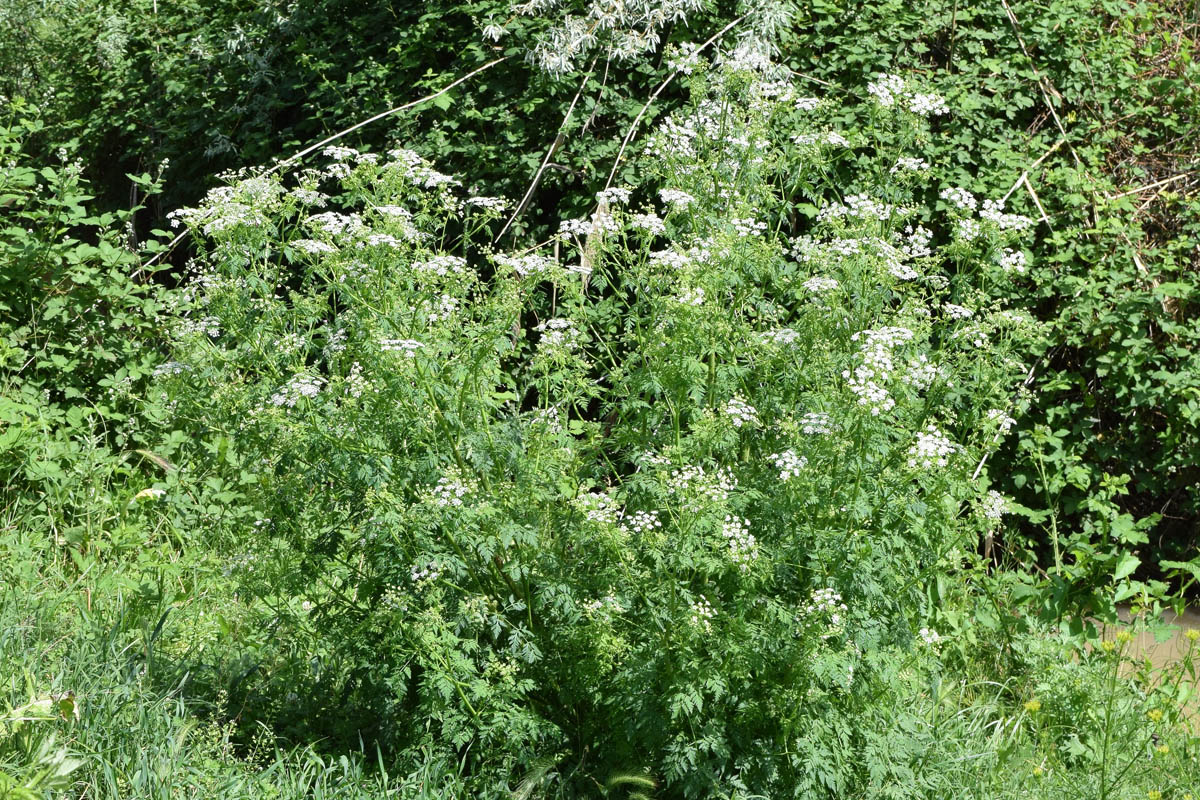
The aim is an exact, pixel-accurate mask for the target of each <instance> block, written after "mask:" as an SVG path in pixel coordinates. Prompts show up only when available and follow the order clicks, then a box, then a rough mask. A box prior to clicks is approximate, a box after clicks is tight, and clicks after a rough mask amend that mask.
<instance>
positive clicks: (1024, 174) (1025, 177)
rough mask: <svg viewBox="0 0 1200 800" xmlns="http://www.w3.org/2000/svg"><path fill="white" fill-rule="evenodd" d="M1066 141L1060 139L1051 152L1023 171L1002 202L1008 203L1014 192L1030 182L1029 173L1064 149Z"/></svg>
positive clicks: (1044, 154)
mask: <svg viewBox="0 0 1200 800" xmlns="http://www.w3.org/2000/svg"><path fill="white" fill-rule="evenodd" d="M1066 141H1067V140H1066V139H1059V140H1058V141H1057V142H1055V143H1054V144H1052V145H1051V146H1050V149H1049V150H1047V151H1046V152H1044V153H1042V154H1041V155H1040V156H1038V159H1037V161H1034V162H1033V163H1032V164H1030V165H1029V166H1028V167H1026V168H1025V169H1023V170H1022V171H1021V177H1019V178H1017V179H1016V181H1014V182H1013V185H1012V188H1010V189H1009V190H1008V191H1007V192H1005V193H1004V197H1002V198H1000V202H1002V203H1003V202H1007V200H1008V198H1009V197H1010V196H1011V195H1012V193H1013V192H1015V191H1016V190H1017V189H1018V188H1020V186H1021V184H1022V183H1025V182H1028V181H1029V173H1030V172H1032V171H1033V170H1035V169H1037V167H1038V165H1039V164H1041V163H1042V162H1043V161H1045V160H1046V159H1047V158H1049V157H1050V155H1051V154H1052V153H1053V152H1054V151H1055V150H1057V149H1058V148H1060V147H1062V145H1063V143H1064V142H1066Z"/></svg>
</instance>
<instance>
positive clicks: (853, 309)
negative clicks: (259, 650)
mask: <svg viewBox="0 0 1200 800" xmlns="http://www.w3.org/2000/svg"><path fill="white" fill-rule="evenodd" d="M701 72H702V70H701V68H700V66H699V65H697V67H696V74H695V75H694V76H693V81H694V82H695V88H694V96H695V98H696V100H695V103H694V104H693V105H692V106H690V107H689V108H688V109H687V110H686V111H684V112H680V113H678V114H676V115H673V116H672V117H671V118H669V119H668V120H667V121H665V122H664V123H663V124H662V125H661V126H659V128H658V129H657V132H656V133H655V134H654V136H653V137H652V139H651V140H650V143H649V145H648V150H647V152H648V155H647V156H646V157H645V158H644V159H643V160H642V161H641V162H640V169H641V171H642V174H644V175H646V176H647V180H646V181H645V182H644V183H643V184H642V185H641V186H639V187H636V188H630V189H623V188H614V189H610V190H607V191H605V192H603V193H601V195H600V210H599V211H597V213H596V214H595V215H593V216H592V217H591V218H590V219H587V220H567V221H566V222H564V223H563V227H562V233H561V234H560V235H559V236H558V237H557V238H556V240H555V242H554V243H553V245H552V246H548V247H547V248H542V249H538V250H528V251H524V252H508V253H504V252H496V251H493V250H492V249H491V248H490V247H489V246H488V244H487V242H488V237H487V235H486V234H487V233H488V231H489V228H491V227H492V226H493V225H494V223H495V222H497V221H498V219H499V212H498V210H497V209H498V208H499V206H500V201H497V200H495V199H494V198H481V197H476V196H472V195H469V194H463V193H462V192H461V191H460V190H459V189H458V188H457V181H455V180H453V179H452V178H449V177H448V176H445V175H442V174H441V173H438V172H436V171H435V170H434V169H433V168H432V167H431V166H430V165H429V164H428V163H427V162H425V161H423V160H421V159H420V158H418V157H417V156H415V154H413V153H411V152H410V151H407V150H403V149H395V150H391V151H389V153H388V154H386V155H376V154H370V153H360V152H358V151H356V150H351V149H347V148H331V149H330V150H329V151H328V153H327V156H328V157H331V158H332V159H333V160H332V161H331V162H330V163H328V164H327V166H325V167H324V168H322V169H320V170H316V169H312V170H307V171H304V172H302V173H300V174H299V176H298V178H297V180H296V181H295V183H294V184H284V183H282V182H280V181H279V180H278V179H277V178H275V177H255V176H250V177H247V178H245V179H243V180H241V181H238V182H236V183H233V184H231V185H230V186H228V187H225V188H221V189H218V190H214V191H213V192H212V193H211V194H210V197H209V200H208V201H207V202H206V203H205V204H203V205H202V206H201V207H200V208H198V209H194V210H189V211H185V212H181V213H180V215H179V216H180V217H181V218H182V219H183V221H185V222H186V223H187V224H188V225H189V226H190V230H192V232H193V234H194V235H195V236H197V237H199V238H200V240H201V242H202V253H203V254H202V256H201V257H200V258H199V259H198V261H197V265H196V272H195V274H194V276H193V278H192V280H191V281H190V283H189V285H188V288H187V290H186V291H187V292H188V293H190V295H191V296H192V298H193V301H192V302H191V303H190V304H188V305H185V306H182V307H181V312H180V314H179V315H178V316H177V317H176V318H175V320H174V321H173V322H172V324H171V325H170V328H171V329H172V331H174V332H175V334H176V336H175V347H174V353H173V355H172V361H171V362H169V363H168V364H167V365H165V366H164V369H162V370H161V371H160V372H161V374H162V376H163V383H162V390H163V391H164V392H165V393H166V396H167V398H168V401H169V403H170V405H171V407H172V408H173V410H174V416H173V419H174V422H173V424H174V425H176V426H179V427H180V428H181V429H183V430H186V431H188V438H189V439H191V440H193V441H197V442H199V441H218V440H219V441H221V442H225V443H227V446H228V450H229V451H230V452H234V451H236V452H237V454H238V455H237V456H236V462H234V461H231V462H230V463H231V464H232V463H236V464H238V465H244V466H238V467H236V468H235V469H233V470H229V469H224V470H222V469H221V465H220V464H213V463H212V462H211V461H207V462H205V463H208V464H209V466H210V467H212V468H215V469H217V470H218V474H221V475H223V477H225V479H226V480H235V479H236V480H241V481H242V482H243V486H244V487H245V489H244V495H245V497H247V498H248V500H249V502H250V503H251V504H252V505H253V506H254V507H255V508H256V510H257V513H258V514H259V519H258V520H257V521H256V522H255V523H254V524H253V526H252V527H251V526H250V525H247V527H246V529H245V530H243V531H242V532H241V534H240V537H238V541H239V542H240V545H241V547H243V548H245V553H244V555H243V556H242V557H241V558H240V559H239V560H240V562H241V566H240V567H239V568H238V569H237V570H236V574H237V576H238V579H239V581H240V586H241V587H242V591H244V592H246V593H248V594H250V595H252V596H257V597H260V598H263V599H264V601H266V602H268V603H269V604H270V606H271V607H272V608H274V609H275V612H274V613H275V614H277V615H280V616H281V618H289V619H291V622H290V624H291V625H294V626H296V627H297V630H298V631H305V632H311V633H308V634H306V635H315V637H316V638H315V640H314V642H315V643H314V644H313V645H312V647H313V648H314V656H315V657H316V658H318V659H324V658H328V659H330V661H329V662H328V663H326V664H323V666H322V668H321V669H320V670H319V672H321V673H323V677H322V678H320V679H318V684H319V686H318V688H316V689H315V691H318V692H319V693H322V694H323V695H324V696H326V697H328V698H330V700H329V702H330V703H331V704H332V703H336V704H339V705H338V706H337V707H340V708H343V709H344V708H345V704H346V703H347V702H350V703H354V704H356V705H357V706H358V707H359V708H360V709H365V711H366V718H368V719H372V720H374V722H375V725H374V726H373V729H374V732H375V733H376V735H378V736H379V737H380V738H381V740H382V741H384V742H385V743H386V744H387V746H388V747H389V749H390V750H391V751H392V752H394V753H397V754H398V755H397V757H398V758H399V763H400V764H401V765H408V766H407V767H401V768H402V769H413V768H414V765H416V764H419V763H421V762H422V760H423V759H425V758H427V757H428V756H429V754H430V753H433V754H436V755H437V756H438V757H440V758H442V759H444V760H450V761H462V762H463V763H464V764H466V765H467V772H468V774H469V775H470V776H471V780H472V784H471V785H472V787H473V791H475V792H478V793H482V794H487V795H492V794H496V795H499V794H502V793H503V792H504V791H506V790H505V789H504V787H505V786H511V785H512V783H511V782H512V781H513V780H514V779H515V776H517V775H519V774H521V773H522V772H525V771H529V770H532V771H533V774H544V775H547V776H548V775H549V772H548V771H547V770H550V771H553V772H554V774H555V775H557V776H558V778H559V780H560V781H562V782H563V785H565V786H567V787H574V788H575V790H580V791H583V790H586V787H588V786H593V787H594V786H595V783H594V782H598V783H599V784H601V785H604V784H605V781H607V780H609V778H610V776H621V775H634V776H637V775H646V776H648V778H647V779H646V780H651V779H652V780H654V781H659V782H662V784H663V785H664V786H666V787H670V791H671V792H672V793H682V794H684V795H687V796H711V795H712V794H713V793H734V794H737V793H739V792H741V793H750V794H753V793H763V792H771V793H778V792H786V793H788V794H795V795H797V796H813V794H814V793H818V794H820V793H833V794H841V793H845V792H849V791H860V790H864V789H865V788H866V787H869V786H871V785H873V782H874V781H875V780H876V778H875V777H874V775H875V771H876V769H879V770H885V771H886V770H889V769H891V768H892V766H895V768H897V769H903V768H904V764H905V763H906V762H905V759H906V758H907V757H908V756H907V755H906V754H904V753H900V754H897V756H896V758H897V759H898V760H899V764H898V765H892V766H888V765H889V764H890V762H886V763H885V764H875V763H874V762H873V760H872V759H875V758H883V759H885V761H886V758H888V756H887V755H886V748H882V747H880V746H879V745H878V742H876V741H875V739H874V738H873V737H875V736H878V735H879V732H878V731H877V730H876V729H875V728H873V727H872V725H871V723H872V722H874V720H871V719H870V718H869V717H864V716H863V711H864V709H866V708H867V707H868V706H869V705H870V703H871V697H872V696H874V694H875V693H876V692H877V691H880V687H881V686H888V685H889V682H890V681H892V680H893V677H891V676H894V675H895V674H896V670H895V666H894V665H895V664H896V663H907V664H911V665H913V667H914V668H918V669H928V668H930V666H931V665H932V664H933V663H934V659H933V657H932V655H931V654H932V652H933V648H934V647H935V645H936V642H937V636H936V634H934V633H932V632H930V630H927V628H930V627H931V626H932V625H933V624H935V623H934V622H933V620H950V619H953V617H954V612H953V609H954V608H956V607H959V605H960V604H961V603H963V602H965V599H964V598H965V594H964V591H965V585H964V583H963V581H964V576H966V575H969V574H971V573H972V570H973V569H974V566H975V565H976V563H977V561H976V557H975V556H974V552H975V548H976V544H977V537H978V536H980V535H981V534H982V533H983V531H984V530H986V528H987V527H988V526H989V525H991V524H992V523H991V521H990V517H989V515H991V516H993V517H994V516H995V515H996V514H997V513H999V508H998V507H997V505H996V502H997V501H996V498H994V497H990V496H989V495H988V493H987V491H986V487H981V486H979V485H976V484H974V483H973V482H972V481H971V479H970V476H971V475H972V471H973V468H974V466H975V463H976V462H977V461H978V459H979V457H980V456H981V455H982V454H983V453H985V452H989V451H990V450H991V449H993V448H994V446H995V443H996V441H998V439H999V436H998V432H999V431H1000V429H1001V428H1002V427H1003V426H1004V424H1005V422H1004V413H1003V409H1004V408H1006V407H1007V404H1008V402H1009V397H1010V395H1011V392H1012V391H1013V389H1014V387H1015V385H1016V384H1017V383H1019V380H1020V377H1021V376H1022V375H1023V374H1024V369H1025V367H1024V366H1023V365H1022V364H1021V363H1020V362H1019V361H1017V360H1016V359H1015V358H1014V356H1015V355H1017V354H1018V353H1019V352H1020V351H1021V350H1023V349H1025V348H1027V347H1028V341H1029V339H1030V337H1031V336H1034V335H1036V331H1035V329H1034V325H1033V322H1032V319H1031V318H1030V317H1029V315H1028V314H1025V313H1023V312H1014V311H1011V310H1006V309H1004V308H1003V307H1001V306H1000V305H999V304H997V303H995V302H994V301H992V300H991V299H990V298H989V297H988V295H987V294H986V292H985V289H986V288H987V287H989V286H991V285H993V284H995V283H996V282H997V281H1003V280H1007V276H1006V275H1005V272H1004V269H1005V267H1004V266H1003V256H1004V254H1005V252H1006V251H1005V250H1004V249H1003V248H1004V245H1005V244H1006V243H1008V244H1011V242H1009V239H1010V238H1011V237H1012V236H1013V233H1012V231H1013V230H1019V229H1020V228H1022V227H1025V226H1026V225H1027V224H1028V221H1027V220H1024V218H1021V217H1016V216H1014V215H1000V214H998V213H996V212H995V210H994V209H990V207H989V206H985V207H984V214H983V216H977V215H976V214H975V213H974V212H973V211H972V210H971V209H970V208H968V207H967V206H966V204H967V200H966V199H965V195H963V194H962V193H958V194H954V195H953V196H954V197H958V198H959V199H960V202H962V203H963V204H964V206H963V208H962V209H957V208H956V210H955V212H954V215H953V216H952V217H951V218H950V219H948V220H947V221H946V225H945V227H946V229H947V230H949V231H953V232H954V233H951V234H949V235H951V236H952V239H953V241H952V242H951V243H950V244H948V245H947V246H946V247H945V248H944V249H942V250H941V251H936V252H935V251H933V250H930V249H929V248H928V243H929V240H930V237H931V236H932V235H933V234H932V233H931V232H929V231H928V230H926V229H925V228H921V227H916V228H914V227H913V225H914V223H915V220H913V219H912V212H911V211H910V210H908V209H907V208H906V207H905V206H904V205H903V204H904V203H905V202H907V201H908V199H909V197H910V190H911V189H912V188H914V187H921V186H922V185H923V182H924V180H923V179H924V175H923V173H922V172H921V170H920V165H919V164H916V163H915V162H913V163H909V162H902V163H901V166H900V167H898V168H894V167H895V164H896V161H897V155H898V154H899V153H898V152H897V151H895V150H893V149H884V150H882V151H879V152H877V153H876V155H875V161H874V169H873V171H872V172H864V173H863V174H862V176H861V178H860V181H859V184H858V185H857V186H848V187H845V191H846V192H847V195H848V196H846V198H845V200H844V202H839V200H838V197H839V194H838V193H837V187H834V186H831V185H830V184H829V183H828V182H827V180H826V178H825V177H824V176H825V175H826V174H827V172H828V169H829V166H828V165H829V163H830V161H831V160H833V159H836V158H837V157H838V154H839V153H842V152H844V151H845V149H846V147H847V146H848V145H849V142H847V141H846V140H845V139H844V138H843V137H842V135H841V134H839V133H838V132H837V131H836V130H834V129H832V128H830V127H829V125H828V122H826V121H825V120H827V118H828V117H829V116H830V115H831V114H834V113H835V112H836V109H832V108H830V106H829V105H828V104H826V103H824V102H818V101H816V100H813V99H810V98H804V97H801V96H798V95H797V94H796V91H795V89H794V87H791V86H789V85H788V84H786V83H783V82H780V81H773V80H768V79H767V78H765V77H763V76H760V75H756V74H755V73H753V72H751V71H748V70H747V69H746V68H745V67H738V65H736V64H735V65H734V66H731V67H729V68H728V69H727V70H725V71H722V72H719V73H718V77H717V79H716V80H715V82H714V83H713V85H712V86H711V87H710V88H705V85H704V83H703V82H702V80H701V79H700V74H701ZM896 91H897V92H901V93H902V94H903V96H904V98H905V102H904V104H901V105H898V106H896V107H895V108H892V109H887V108H881V109H880V111H879V112H878V120H877V123H878V125H880V126H886V127H887V128H888V129H889V130H891V131H893V133H894V135H895V136H898V137H900V138H902V139H907V140H908V141H912V142H914V143H918V142H921V141H924V140H925V138H926V137H927V123H926V122H925V119H924V117H923V116H921V115H919V114H914V113H911V112H910V111H908V110H907V109H908V105H907V104H909V103H910V102H911V103H916V104H918V105H919V104H920V103H922V102H923V103H925V105H926V106H930V105H932V106H934V107H936V106H937V105H938V102H937V101H936V98H934V97H932V96H931V95H922V94H921V93H919V92H916V91H915V89H910V88H905V89H903V90H901V89H896ZM918 97H919V98H920V99H918ZM848 135H849V134H848ZM852 135H853V136H854V137H855V138H856V139H857V140H859V141H858V145H859V148H860V149H859V150H858V151H857V152H860V153H862V152H869V151H870V150H869V148H871V147H872V142H871V141H869V140H867V139H866V138H865V137H863V136H861V135H860V134H858V133H854V134H852ZM656 189H657V190H661V197H662V198H663V206H661V207H664V208H665V209H666V210H665V212H664V215H663V216H662V217H660V216H659V215H658V212H657V211H656V209H657V208H660V206H659V205H658V204H657V203H655V202H654V195H653V194H652V192H653V191H655V190H656ZM852 190H857V191H858V192H860V193H858V194H849V193H850V192H851V191H852ZM866 191H871V192H872V195H867V194H865V192H866ZM948 196H949V195H948ZM790 198H802V200H793V199H790ZM971 202H974V201H973V199H972V200H971ZM793 226H794V228H795V230H794V233H795V235H791V232H790V231H788V230H785V228H787V227H793ZM906 226H907V227H906ZM943 265H945V268H946V269H947V270H948V271H946V272H943V269H942V268H943ZM185 449H186V448H185ZM191 452H192V455H191V456H181V457H180V458H181V459H187V458H193V459H194V458H197V455H196V451H195V450H194V448H193V449H192V451H191ZM197 463H199V462H197ZM246 473H250V474H246ZM935 574H942V575H945V576H948V578H947V580H945V581H942V580H936V581H935V580H934V579H933V576H934V575H935ZM931 586H937V587H938V588H937V589H933V590H931V589H930V587H931ZM931 592H932V593H931ZM963 624H965V623H963ZM314 663H315V662H314ZM322 687H323V688H322ZM339 698H340V699H339ZM333 707H334V706H332V705H331V707H330V709H329V710H328V711H327V712H326V714H327V715H328V714H329V713H330V712H332V711H333ZM357 724H359V725H360V726H361V725H362V724H363V723H362V722H361V721H359V722H358V723H357ZM908 768H911V765H909V767H908ZM539 770H540V773H539ZM636 785H637V784H636V783H635V784H634V786H635V787H636Z"/></svg>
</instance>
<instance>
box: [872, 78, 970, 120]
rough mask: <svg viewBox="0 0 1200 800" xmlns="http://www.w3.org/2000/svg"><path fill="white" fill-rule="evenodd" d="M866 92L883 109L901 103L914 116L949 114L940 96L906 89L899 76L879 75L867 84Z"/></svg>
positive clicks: (948, 108) (948, 109) (905, 84)
mask: <svg viewBox="0 0 1200 800" xmlns="http://www.w3.org/2000/svg"><path fill="white" fill-rule="evenodd" d="M867 92H869V93H870V94H871V95H873V96H874V97H875V101H876V102H877V103H879V105H881V106H883V107H884V108H891V107H893V106H895V105H896V104H897V103H903V104H904V105H905V107H906V108H907V109H908V110H909V111H911V112H912V113H914V114H919V115H920V116H923V117H929V116H941V115H942V114H949V113H950V107H949V106H947V105H946V101H945V99H944V98H942V97H941V95H937V94H932V93H922V92H914V91H912V90H910V89H909V88H908V83H907V81H905V80H904V78H902V77H900V76H899V75H889V74H887V73H883V72H881V73H879V74H878V75H876V76H875V80H874V81H872V82H871V83H868V84H867Z"/></svg>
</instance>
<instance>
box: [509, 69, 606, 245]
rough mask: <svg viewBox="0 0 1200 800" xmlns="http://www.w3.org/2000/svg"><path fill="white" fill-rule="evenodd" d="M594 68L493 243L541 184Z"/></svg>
mask: <svg viewBox="0 0 1200 800" xmlns="http://www.w3.org/2000/svg"><path fill="white" fill-rule="evenodd" d="M595 68H596V59H594V58H593V59H592V63H591V65H590V66H589V67H588V71H587V74H586V75H584V76H583V80H582V81H580V83H579V91H577V92H575V97H574V98H573V99H572V100H571V105H570V107H568V108H567V113H566V114H565V115H564V116H563V121H562V124H561V125H559V126H558V133H557V134H556V135H555V137H554V142H553V143H552V144H551V145H550V149H549V150H547V151H546V157H545V158H543V159H542V165H541V166H540V167H538V171H537V172H536V173H534V176H533V180H532V181H531V182H530V183H529V188H528V189H526V190H525V196H524V197H522V198H521V202H520V203H519V204H518V205H517V209H516V211H514V212H513V214H512V216H511V217H509V218H508V222H506V223H504V227H503V228H501V229H500V233H498V234H496V238H495V239H494V240H493V241H494V242H499V241H500V239H501V237H503V236H504V234H506V233H508V229H509V228H510V227H512V224H513V223H514V222H516V221H517V218H518V217H519V216H521V214H522V213H523V212H524V211H525V208H526V206H528V205H529V201H530V199H531V198H532V197H533V193H534V192H536V191H537V187H538V185H539V184H540V183H541V182H542V175H544V174H545V172H546V167H548V166H549V165H550V159H552V158H554V154H555V153H557V152H558V148H560V147H562V144H563V141H564V140H565V139H566V135H567V125H568V124H569V123H570V122H571V115H572V114H574V113H575V106H576V104H577V103H579V98H580V97H581V96H582V95H583V90H584V88H585V87H586V86H587V82H588V81H589V80H590V79H591V77H592V70H594V69H595Z"/></svg>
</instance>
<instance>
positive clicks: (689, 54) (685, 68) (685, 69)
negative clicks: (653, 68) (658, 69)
mask: <svg viewBox="0 0 1200 800" xmlns="http://www.w3.org/2000/svg"><path fill="white" fill-rule="evenodd" d="M699 49H700V46H699V45H698V44H696V43H694V42H683V43H681V44H679V45H677V46H676V47H673V48H671V50H670V51H669V55H668V56H667V68H668V69H670V70H671V71H672V72H680V73H683V74H684V75H691V74H692V70H694V69H695V68H696V67H698V66H699V65H700V54H699V52H697V51H699Z"/></svg>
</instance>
